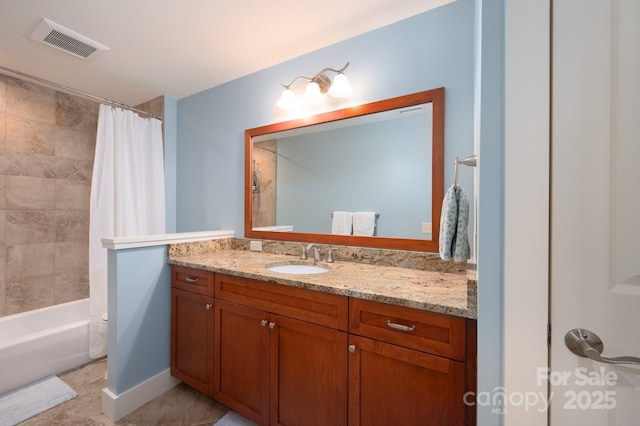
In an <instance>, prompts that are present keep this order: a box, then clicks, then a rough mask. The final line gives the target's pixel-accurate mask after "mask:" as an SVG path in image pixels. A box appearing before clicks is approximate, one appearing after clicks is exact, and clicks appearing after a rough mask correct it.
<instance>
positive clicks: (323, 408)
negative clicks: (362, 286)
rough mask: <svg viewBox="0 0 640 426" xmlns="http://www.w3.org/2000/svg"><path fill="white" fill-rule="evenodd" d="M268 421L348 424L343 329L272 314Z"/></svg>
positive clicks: (310, 425)
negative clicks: (269, 409) (269, 412)
mask: <svg viewBox="0 0 640 426" xmlns="http://www.w3.org/2000/svg"><path fill="white" fill-rule="evenodd" d="M270 321H271V322H270V323H269V326H270V327H271V324H273V329H272V332H271V357H270V358H271V383H270V387H271V395H270V398H271V424H272V425H274V426H275V425H278V426H292V425H305V426H314V425H317V426H324V425H333V426H340V425H344V426H346V424H347V354H348V352H347V348H348V345H347V333H345V332H343V331H338V330H333V329H330V328H327V327H321V326H319V325H315V324H310V323H308V322H304V321H299V320H296V319H293V318H287V317H283V316H278V315H273V314H272V315H271V320H270Z"/></svg>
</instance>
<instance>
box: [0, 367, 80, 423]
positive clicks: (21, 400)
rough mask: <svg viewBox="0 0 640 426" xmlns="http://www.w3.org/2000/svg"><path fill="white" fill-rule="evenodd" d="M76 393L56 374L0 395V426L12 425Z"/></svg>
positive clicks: (64, 400)
mask: <svg viewBox="0 0 640 426" xmlns="http://www.w3.org/2000/svg"><path fill="white" fill-rule="evenodd" d="M76 396H78V394H77V393H76V392H75V391H74V390H73V389H71V388H70V387H69V385H67V384H66V383H65V382H63V381H62V380H60V379H59V378H58V377H57V376H50V377H47V378H44V379H42V380H39V381H37V382H35V383H32V384H30V385H27V386H23V387H21V388H19V389H16V390H14V391H11V392H9V393H6V394H4V395H3V396H2V397H0V426H13V425H16V424H18V423H20V422H23V421H25V420H27V419H29V418H31V417H33V416H35V415H38V414H40V413H43V412H45V411H47V410H48V409H50V408H53V407H55V406H56V405H59V404H62V403H63V402H67V401H69V400H70V399H73V398H75V397H76Z"/></svg>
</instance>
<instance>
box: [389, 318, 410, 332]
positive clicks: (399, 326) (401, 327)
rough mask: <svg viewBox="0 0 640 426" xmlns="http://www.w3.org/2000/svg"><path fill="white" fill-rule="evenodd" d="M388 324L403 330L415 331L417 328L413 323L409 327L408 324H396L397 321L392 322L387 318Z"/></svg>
mask: <svg viewBox="0 0 640 426" xmlns="http://www.w3.org/2000/svg"><path fill="white" fill-rule="evenodd" d="M387 326H389V327H391V328H394V329H396V330H402V331H413V330H415V329H416V326H415V325H412V326H411V327H409V326H407V325H402V324H396V323H395V322H391V321H389V320H387Z"/></svg>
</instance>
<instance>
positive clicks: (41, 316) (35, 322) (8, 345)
mask: <svg viewBox="0 0 640 426" xmlns="http://www.w3.org/2000/svg"><path fill="white" fill-rule="evenodd" d="M88 361H90V358H89V299H82V300H76V301H74V302H68V303H62V304H60V305H55V306H50V307H48V308H42V309H36V310H33V311H29V312H23V313H19V314H15V315H9V316H6V317H1V318H0V395H2V394H3V393H5V392H8V391H11V390H13V389H15V388H18V387H20V386H23V385H26V384H29V383H32V382H34V381H36V380H39V379H41V378H44V377H47V376H50V375H52V374H58V373H61V372H63V371H66V370H69V369H72V368H75V367H78V366H80V365H82V364H85V363H87V362H88Z"/></svg>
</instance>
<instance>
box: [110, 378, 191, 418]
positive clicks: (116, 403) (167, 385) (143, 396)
mask: <svg viewBox="0 0 640 426" xmlns="http://www.w3.org/2000/svg"><path fill="white" fill-rule="evenodd" d="M179 383H180V380H178V379H176V378H175V377H173V376H172V375H171V370H170V369H169V368H167V369H166V370H164V371H163V372H161V373H158V374H156V375H155V376H153V377H151V378H150V379H147V380H145V381H144V382H142V383H140V384H139V385H137V386H134V387H133V388H131V389H129V390H127V391H125V392H123V393H121V394H120V395H116V394H114V393H113V392H111V391H110V390H109V388H104V389H102V414H104V415H105V416H107V418H108V419H109V420H111V421H112V422H117V421H118V420H120V419H121V418H123V417H124V416H126V415H127V414H130V413H132V412H134V411H135V410H137V409H138V408H140V407H142V406H143V405H144V404H146V403H147V402H149V401H151V400H152V399H154V398H156V397H158V396H160V395H162V394H163V393H165V392H166V391H168V390H170V389H172V388H173V387H175V386H176V385H178V384H179Z"/></svg>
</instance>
